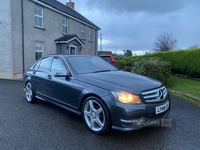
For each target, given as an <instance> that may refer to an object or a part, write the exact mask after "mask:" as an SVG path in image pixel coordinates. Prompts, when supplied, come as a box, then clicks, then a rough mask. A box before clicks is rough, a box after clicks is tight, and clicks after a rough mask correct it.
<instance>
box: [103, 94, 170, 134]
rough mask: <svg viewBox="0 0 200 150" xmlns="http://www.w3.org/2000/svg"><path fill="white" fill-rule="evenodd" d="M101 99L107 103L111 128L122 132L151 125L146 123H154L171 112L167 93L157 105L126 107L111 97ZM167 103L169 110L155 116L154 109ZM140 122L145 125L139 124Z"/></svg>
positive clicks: (126, 105)
mask: <svg viewBox="0 0 200 150" xmlns="http://www.w3.org/2000/svg"><path fill="white" fill-rule="evenodd" d="M103 99H104V100H105V101H106V102H107V103H109V104H108V105H107V106H108V109H109V112H110V116H111V119H112V128H113V129H117V130H122V131H130V130H136V129H141V128H143V127H146V126H149V125H152V124H151V122H149V123H147V122H148V121H149V120H152V121H154V122H155V121H159V120H162V119H163V118H166V117H167V115H168V114H169V113H170V110H171V99H170V94H169V93H168V94H167V96H166V97H165V99H164V100H163V101H162V102H159V103H148V104H135V105H128V104H122V103H120V102H118V101H117V100H115V99H114V98H113V97H112V98H111V96H106V97H104V98H103ZM113 101H114V103H113ZM167 101H169V108H168V109H167V110H166V111H164V112H162V113H160V114H156V113H155V108H156V107H157V106H161V105H163V104H165V103H167ZM141 122H143V123H144V122H146V123H145V124H141Z"/></svg>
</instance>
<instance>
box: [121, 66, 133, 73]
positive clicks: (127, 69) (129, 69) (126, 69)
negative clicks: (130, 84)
mask: <svg viewBox="0 0 200 150" xmlns="http://www.w3.org/2000/svg"><path fill="white" fill-rule="evenodd" d="M123 70H124V71H128V72H131V66H126V68H125V69H123Z"/></svg>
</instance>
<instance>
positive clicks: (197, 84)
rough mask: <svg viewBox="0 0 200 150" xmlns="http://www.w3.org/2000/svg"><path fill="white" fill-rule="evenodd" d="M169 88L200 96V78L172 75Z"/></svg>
mask: <svg viewBox="0 0 200 150" xmlns="http://www.w3.org/2000/svg"><path fill="white" fill-rule="evenodd" d="M168 88H169V89H171V90H176V91H181V92H185V93H189V94H192V95H195V96H198V97H200V80H197V79H191V78H186V77H180V76H175V75H171V76H170V78H169V87H168Z"/></svg>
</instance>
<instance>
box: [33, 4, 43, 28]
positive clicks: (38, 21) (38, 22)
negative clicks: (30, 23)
mask: <svg viewBox="0 0 200 150" xmlns="http://www.w3.org/2000/svg"><path fill="white" fill-rule="evenodd" d="M35 26H37V27H41V28H43V8H42V7H39V6H35Z"/></svg>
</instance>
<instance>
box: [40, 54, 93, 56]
mask: <svg viewBox="0 0 200 150" xmlns="http://www.w3.org/2000/svg"><path fill="white" fill-rule="evenodd" d="M48 56H62V57H80V56H85V57H96V56H93V55H71V54H69V55H64V54H49V55H45V56H44V57H48Z"/></svg>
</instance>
